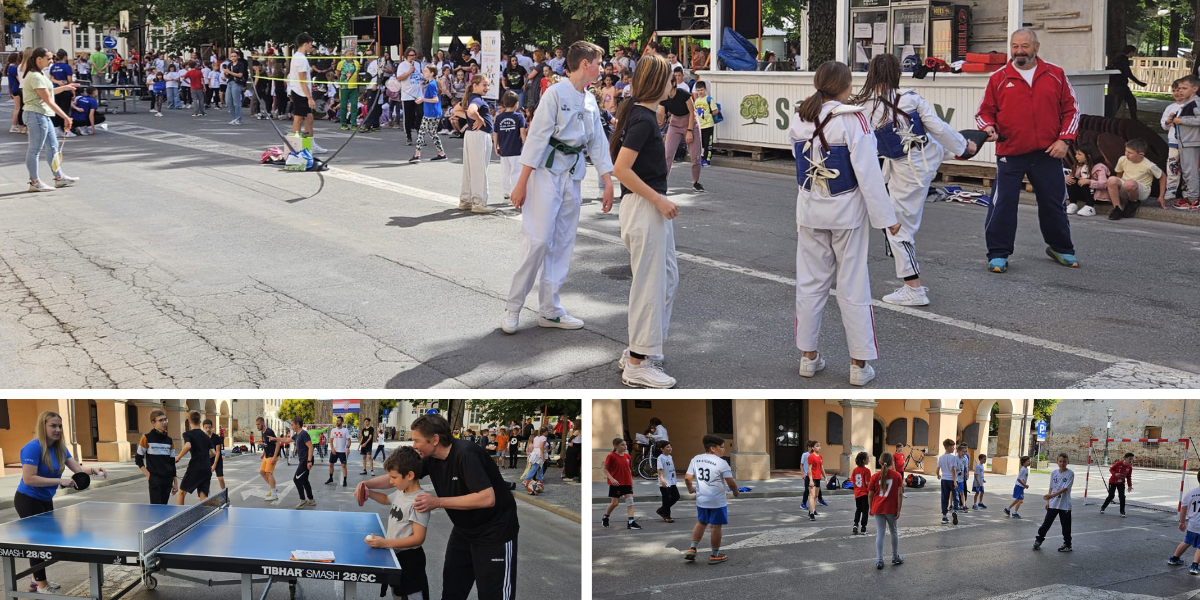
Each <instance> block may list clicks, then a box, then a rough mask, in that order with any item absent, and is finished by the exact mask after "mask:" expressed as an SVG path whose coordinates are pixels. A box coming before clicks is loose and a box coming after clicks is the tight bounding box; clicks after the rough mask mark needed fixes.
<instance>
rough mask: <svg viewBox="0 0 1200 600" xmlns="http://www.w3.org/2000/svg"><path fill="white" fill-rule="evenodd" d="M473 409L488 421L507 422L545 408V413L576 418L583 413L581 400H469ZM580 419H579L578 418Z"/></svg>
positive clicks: (531, 414) (529, 415)
mask: <svg viewBox="0 0 1200 600" xmlns="http://www.w3.org/2000/svg"><path fill="white" fill-rule="evenodd" d="M468 402H470V404H471V409H472V410H478V411H480V415H481V416H482V418H483V420H484V422H486V423H492V422H496V423H507V422H509V421H517V420H520V419H523V418H525V417H532V416H533V415H534V414H535V413H540V412H541V411H542V409H545V411H546V412H545V414H552V415H563V416H567V417H570V418H576V417H578V416H579V415H580V414H582V413H581V411H580V404H581V401H579V400H468ZM576 420H578V419H576Z"/></svg>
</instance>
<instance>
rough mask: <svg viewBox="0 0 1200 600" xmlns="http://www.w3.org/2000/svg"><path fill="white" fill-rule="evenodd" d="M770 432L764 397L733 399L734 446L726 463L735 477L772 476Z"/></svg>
mask: <svg viewBox="0 0 1200 600" xmlns="http://www.w3.org/2000/svg"><path fill="white" fill-rule="evenodd" d="M769 435H770V429H769V427H768V423H767V401H766V400H734V401H733V440H734V443H735V445H734V447H733V449H732V452H729V465H730V467H732V468H733V478H734V479H735V480H737V481H742V480H746V481H750V480H755V479H770V478H771V454H770V452H769V451H768V448H767V443H768V441H769V440H770V437H769ZM728 450H729V448H728V445H727V447H726V451H728ZM685 468H686V467H685Z"/></svg>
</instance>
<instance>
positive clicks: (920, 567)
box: [591, 488, 1200, 600]
mask: <svg viewBox="0 0 1200 600" xmlns="http://www.w3.org/2000/svg"><path fill="white" fill-rule="evenodd" d="M1033 491H1035V490H1034V489H1032V488H1031V489H1030V492H1033ZM1044 492H1045V490H1044V489H1043V490H1042V491H1041V492H1039V494H1041V493H1044ZM1076 495H1077V496H1078V492H1077V493H1076ZM1039 497H1040V496H1039ZM1026 498H1027V500H1026V503H1025V507H1024V508H1023V509H1022V510H1021V513H1022V516H1024V517H1025V518H1024V519H1021V520H1016V519H1010V518H1007V517H1005V515H1004V513H1003V512H1001V510H1002V509H1003V508H1004V506H1006V505H1007V503H1006V502H1002V500H1001V499H1000V498H999V497H993V498H992V501H990V502H988V503H987V504H988V507H989V508H988V509H987V510H981V511H971V512H970V513H969V514H967V515H964V516H963V517H962V519H961V520H960V523H959V525H958V526H947V525H942V524H941V522H940V521H941V515H940V512H939V509H938V508H937V507H938V501H939V495H938V494H937V493H931V492H919V493H918V492H913V493H910V494H909V495H908V498H907V499H906V500H905V501H904V507H903V511H902V513H901V518H900V520H899V525H900V555H901V556H902V557H904V559H905V563H904V564H903V565H899V566H893V565H891V564H890V562H891V561H890V559H891V554H890V553H891V546H890V544H891V542H890V539H888V540H885V545H884V556H885V565H886V566H885V567H884V569H883V570H882V571H877V570H876V569H875V547H874V542H875V523H874V519H873V518H872V519H870V522H869V525H868V531H869V532H870V534H869V535H868V536H854V535H852V533H851V519H852V518H853V515H854V500H853V498H852V497H850V496H830V497H828V501H829V504H830V506H828V507H821V508H820V511H819V512H820V516H819V517H818V520H817V521H816V522H810V521H809V520H808V517H807V516H806V515H802V514H801V513H802V511H801V509H800V508H799V499H798V498H771V499H747V500H731V501H730V503H729V518H730V524H729V525H727V526H726V527H725V528H724V540H723V542H722V550H723V551H725V553H726V554H727V555H728V556H729V559H728V561H727V562H726V563H723V564H718V565H709V564H708V563H707V561H706V560H702V559H704V558H705V557H706V556H707V555H708V551H707V548H708V541H709V540H708V537H707V534H706V536H705V538H704V539H703V540H702V541H701V544H700V549H701V553H700V555H699V556H698V560H697V561H696V562H694V563H689V562H687V561H685V560H684V559H683V555H682V552H683V550H685V549H686V548H687V547H688V541H689V540H690V539H691V528H692V525H694V524H695V503H694V502H684V503H680V504H678V505H676V507H675V508H674V509H672V515H673V516H674V517H675V519H676V521H675V523H673V524H667V523H663V522H661V521H659V520H657V519H656V518H653V515H652V511H653V510H654V508H656V507H657V503H639V504H638V506H637V514H638V515H639V516H640V517H641V518H640V519H639V522H640V524H641V525H642V526H643V528H644V529H642V530H640V531H631V530H628V529H626V528H625V527H624V525H623V524H624V519H623V518H618V519H614V526H613V527H612V528H610V529H602V528H601V527H600V516H601V515H602V514H603V510H604V506H603V505H595V506H594V507H593V510H592V520H591V522H592V589H593V592H592V597H593V598H601V599H623V598H637V597H646V596H647V595H649V594H653V597H654V598H662V599H664V600H669V599H671V598H680V599H684V598H686V599H691V598H696V597H697V596H698V595H702V596H703V597H708V598H742V597H755V598H785V597H794V596H795V594H796V593H797V590H800V589H804V590H809V591H811V594H808V595H812V596H813V597H819V598H896V599H906V598H914V599H950V598H954V599H957V598H962V599H972V600H974V599H979V598H991V597H996V598H1003V599H1005V600H1021V599H1029V600H1032V599H1035V598H1070V599H1075V598H1079V599H1081V600H1082V599H1087V598H1091V599H1096V598H1107V599H1109V600H1118V599H1129V600H1131V599H1133V598H1141V599H1143V600H1149V599H1150V598H1161V597H1177V598H1191V597H1192V594H1194V593H1200V589H1198V588H1200V579H1198V578H1196V577H1192V576H1190V575H1188V573H1187V571H1186V567H1172V566H1168V565H1167V564H1166V559H1167V557H1168V556H1170V555H1171V552H1173V550H1174V548H1175V546H1176V544H1178V542H1180V541H1182V539H1183V534H1182V533H1181V532H1180V531H1179V530H1178V529H1177V522H1178V521H1177V518H1176V517H1175V516H1174V515H1173V514H1171V513H1167V512H1158V511H1148V510H1139V509H1133V508H1130V509H1129V511H1128V514H1129V516H1128V518H1125V519H1122V518H1120V517H1119V516H1117V514H1116V511H1109V512H1108V514H1106V515H1103V516H1102V515H1100V514H1099V507H1096V506H1086V507H1085V506H1083V505H1082V504H1083V503H1082V502H1081V500H1082V499H1081V498H1075V506H1074V510H1073V511H1072V512H1073V517H1074V522H1073V540H1072V546H1073V548H1074V551H1073V552H1071V553H1059V552H1057V551H1056V549H1057V548H1058V547H1059V546H1060V545H1061V544H1062V537H1061V533H1060V529H1059V526H1058V524H1057V523H1056V524H1055V525H1054V526H1053V527H1052V529H1051V530H1050V533H1049V535H1048V536H1047V539H1046V542H1045V544H1044V545H1043V547H1042V549H1041V550H1040V551H1039V552H1034V551H1033V550H1032V546H1033V538H1034V535H1035V533H1036V530H1037V527H1038V525H1040V524H1041V520H1042V517H1043V516H1044V515H1045V512H1044V510H1043V506H1044V504H1045V503H1044V501H1041V500H1035V499H1033V496H1032V495H1031V494H1027V495H1026ZM614 514H616V515H618V516H619V517H623V516H624V511H623V510H618V511H617V512H616V513H614ZM647 515H649V516H647ZM1185 558H1187V559H1188V560H1189V561H1190V560H1191V552H1190V551H1189V552H1188V553H1187V554H1186V555H1185ZM1138 595H1140V596H1138Z"/></svg>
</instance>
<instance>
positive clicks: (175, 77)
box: [163, 71, 179, 88]
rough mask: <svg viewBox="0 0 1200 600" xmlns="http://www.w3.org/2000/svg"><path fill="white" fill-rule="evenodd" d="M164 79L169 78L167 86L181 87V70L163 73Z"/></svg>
mask: <svg viewBox="0 0 1200 600" xmlns="http://www.w3.org/2000/svg"><path fill="white" fill-rule="evenodd" d="M163 79H165V80H167V87H169V88H177V87H179V71H170V72H168V73H167V74H166V75H163Z"/></svg>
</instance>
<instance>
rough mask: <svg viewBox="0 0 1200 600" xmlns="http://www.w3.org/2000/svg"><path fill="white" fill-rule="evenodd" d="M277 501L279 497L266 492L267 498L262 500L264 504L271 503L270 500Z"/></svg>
mask: <svg viewBox="0 0 1200 600" xmlns="http://www.w3.org/2000/svg"><path fill="white" fill-rule="evenodd" d="M278 499H279V497H278V496H276V495H275V494H274V493H272V492H267V497H266V498H263V500H264V501H266V502H270V501H272V500H278Z"/></svg>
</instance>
